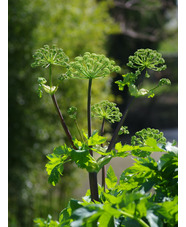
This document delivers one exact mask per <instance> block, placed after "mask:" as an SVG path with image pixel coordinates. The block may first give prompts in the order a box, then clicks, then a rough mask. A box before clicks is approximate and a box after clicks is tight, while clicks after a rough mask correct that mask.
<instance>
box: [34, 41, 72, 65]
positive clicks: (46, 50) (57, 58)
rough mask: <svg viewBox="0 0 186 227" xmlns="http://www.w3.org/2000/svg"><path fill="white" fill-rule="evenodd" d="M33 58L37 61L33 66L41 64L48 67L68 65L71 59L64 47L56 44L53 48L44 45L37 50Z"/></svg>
mask: <svg viewBox="0 0 186 227" xmlns="http://www.w3.org/2000/svg"><path fill="white" fill-rule="evenodd" d="M33 58H34V59H35V61H34V62H33V63H32V64H31V66H32V67H37V66H41V67H43V68H47V67H48V66H50V65H57V66H62V67H67V66H68V61H69V58H68V57H67V55H66V54H65V53H64V51H63V49H61V48H57V47H56V46H55V45H53V46H52V48H50V47H49V46H48V45H44V47H43V48H40V49H38V50H36V52H35V54H34V55H33Z"/></svg>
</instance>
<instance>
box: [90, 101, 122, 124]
mask: <svg viewBox="0 0 186 227" xmlns="http://www.w3.org/2000/svg"><path fill="white" fill-rule="evenodd" d="M92 116H93V117H98V118H99V119H100V120H102V119H105V120H107V121H109V122H110V123H114V122H118V121H120V119H121V116H122V113H121V112H120V110H119V108H118V107H116V103H113V102H109V101H107V100H105V101H102V102H100V103H97V104H95V105H93V106H92Z"/></svg>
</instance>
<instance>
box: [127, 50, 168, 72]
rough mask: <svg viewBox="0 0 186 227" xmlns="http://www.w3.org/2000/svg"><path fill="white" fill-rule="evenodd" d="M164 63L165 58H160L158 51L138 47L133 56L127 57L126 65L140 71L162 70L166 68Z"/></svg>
mask: <svg viewBox="0 0 186 227" xmlns="http://www.w3.org/2000/svg"><path fill="white" fill-rule="evenodd" d="M164 63H165V60H164V59H163V58H162V54H160V53H158V52H157V51H156V50H151V49H139V50H137V51H136V52H135V53H134V56H130V57H129V62H128V64H127V66H129V67H131V68H134V69H138V70H140V71H142V70H144V69H152V70H154V71H162V70H165V69H166V65H165V64H164Z"/></svg>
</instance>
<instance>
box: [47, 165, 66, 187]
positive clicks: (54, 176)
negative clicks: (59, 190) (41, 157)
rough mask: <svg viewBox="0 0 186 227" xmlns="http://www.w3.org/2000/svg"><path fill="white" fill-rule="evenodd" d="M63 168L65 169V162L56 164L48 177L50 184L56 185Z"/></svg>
mask: <svg viewBox="0 0 186 227" xmlns="http://www.w3.org/2000/svg"><path fill="white" fill-rule="evenodd" d="M63 169H64V167H63V163H62V164H58V165H57V166H55V167H54V168H53V169H52V171H51V173H50V176H49V178H48V182H49V183H50V184H52V185H53V186H55V185H56V184H57V183H58V181H59V179H60V175H62V173H63Z"/></svg>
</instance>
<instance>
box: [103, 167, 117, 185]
mask: <svg viewBox="0 0 186 227" xmlns="http://www.w3.org/2000/svg"><path fill="white" fill-rule="evenodd" d="M117 180H118V179H117V176H116V175H115V173H114V170H113V168H112V166H110V167H109V168H108V170H107V177H106V179H105V181H106V184H107V187H108V188H109V189H110V188H114V187H115V186H116V184H117Z"/></svg>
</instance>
